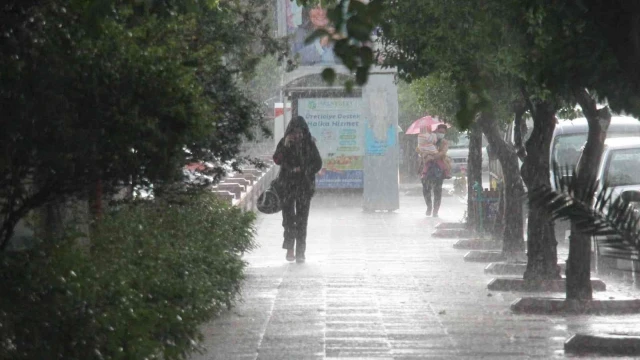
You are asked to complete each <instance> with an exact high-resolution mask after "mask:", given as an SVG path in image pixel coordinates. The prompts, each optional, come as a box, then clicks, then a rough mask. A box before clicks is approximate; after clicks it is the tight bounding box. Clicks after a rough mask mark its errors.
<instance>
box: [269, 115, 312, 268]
mask: <svg viewBox="0 0 640 360" xmlns="http://www.w3.org/2000/svg"><path fill="white" fill-rule="evenodd" d="M273 161H274V162H275V163H276V164H278V165H280V173H279V174H278V179H277V181H278V187H279V188H280V189H281V190H280V194H279V195H280V201H281V203H282V226H283V227H284V242H283V244H282V248H283V249H286V250H287V256H286V258H287V261H293V260H296V262H304V261H305V255H304V253H305V250H306V245H307V220H308V218H309V207H310V206H311V198H312V197H313V194H314V192H315V181H316V180H315V179H316V178H315V176H316V173H317V172H318V171H320V169H321V168H322V158H321V157H320V153H319V152H318V148H317V147H316V144H315V140H314V139H313V137H312V136H311V133H310V132H309V126H308V125H307V122H306V121H305V120H304V118H303V117H302V116H296V117H294V118H293V119H291V121H290V122H289V125H288V126H287V129H286V131H285V133H284V137H283V138H282V139H281V140H280V142H278V146H277V147H276V152H275V153H274V154H273ZM294 245H295V255H294Z"/></svg>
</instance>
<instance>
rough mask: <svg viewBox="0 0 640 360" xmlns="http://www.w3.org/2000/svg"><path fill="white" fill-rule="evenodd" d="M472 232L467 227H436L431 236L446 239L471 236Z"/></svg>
mask: <svg viewBox="0 0 640 360" xmlns="http://www.w3.org/2000/svg"><path fill="white" fill-rule="evenodd" d="M472 235H473V233H472V232H471V231H469V230H467V229H436V231H434V232H433V233H431V236H433V237H435V238H446V239H454V238H467V237H471V236H472Z"/></svg>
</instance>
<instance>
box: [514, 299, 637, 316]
mask: <svg viewBox="0 0 640 360" xmlns="http://www.w3.org/2000/svg"><path fill="white" fill-rule="evenodd" d="M511 311H513V312H514V313H517V314H535V315H576V314H588V315H622V314H640V299H631V300H591V301H577V300H565V299H562V298H521V299H518V300H516V301H514V302H513V303H512V304H511Z"/></svg>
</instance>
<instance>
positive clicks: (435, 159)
mask: <svg viewBox="0 0 640 360" xmlns="http://www.w3.org/2000/svg"><path fill="white" fill-rule="evenodd" d="M446 132H447V126H446V125H444V124H441V125H438V127H437V129H436V131H435V134H436V136H437V138H438V141H437V143H436V148H437V152H436V153H434V154H429V156H428V157H426V158H425V159H424V162H423V166H422V172H421V174H420V175H421V181H422V195H423V196H424V202H425V203H426V204H427V212H426V215H427V216H433V217H438V211H439V210H440V203H441V201H442V182H443V181H444V179H445V178H450V177H451V175H450V170H449V165H448V163H447V161H446V160H447V151H448V150H449V143H448V142H447V140H445V138H444V135H445V134H446ZM417 151H418V152H419V149H417ZM432 193H433V197H432Z"/></svg>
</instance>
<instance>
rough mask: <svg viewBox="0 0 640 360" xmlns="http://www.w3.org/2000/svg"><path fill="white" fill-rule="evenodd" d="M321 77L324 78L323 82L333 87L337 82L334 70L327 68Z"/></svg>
mask: <svg viewBox="0 0 640 360" xmlns="http://www.w3.org/2000/svg"><path fill="white" fill-rule="evenodd" d="M320 75H321V76H322V80H324V81H325V82H326V83H328V84H330V85H332V84H333V83H334V82H335V81H336V72H335V71H334V70H333V69H332V68H326V69H324V70H322V73H321V74H320Z"/></svg>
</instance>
